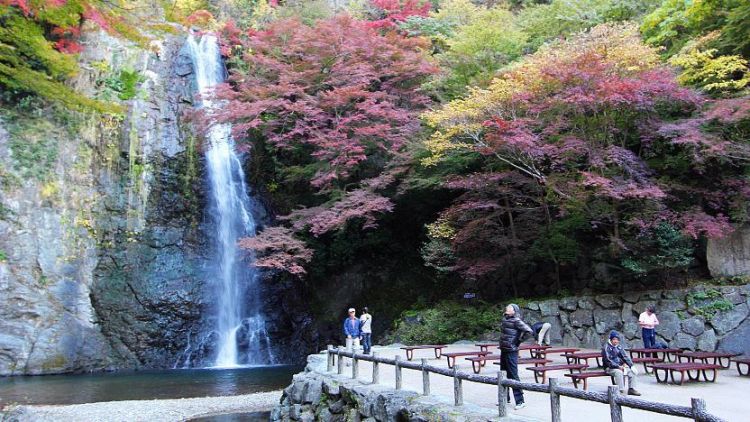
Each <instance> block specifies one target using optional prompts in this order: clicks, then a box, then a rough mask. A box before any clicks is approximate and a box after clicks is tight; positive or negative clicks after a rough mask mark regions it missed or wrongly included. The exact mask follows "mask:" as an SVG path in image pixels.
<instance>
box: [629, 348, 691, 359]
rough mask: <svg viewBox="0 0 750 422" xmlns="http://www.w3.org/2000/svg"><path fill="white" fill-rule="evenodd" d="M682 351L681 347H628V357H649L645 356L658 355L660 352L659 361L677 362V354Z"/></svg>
mask: <svg viewBox="0 0 750 422" xmlns="http://www.w3.org/2000/svg"><path fill="white" fill-rule="evenodd" d="M680 352H682V349H646V348H643V347H640V348H639V347H634V348H632V349H628V353H630V358H631V359H633V358H645V357H649V356H646V355H647V354H648V355H652V356H650V357H657V358H658V357H659V353H661V354H662V355H661V361H662V362H677V354H678V353H680Z"/></svg>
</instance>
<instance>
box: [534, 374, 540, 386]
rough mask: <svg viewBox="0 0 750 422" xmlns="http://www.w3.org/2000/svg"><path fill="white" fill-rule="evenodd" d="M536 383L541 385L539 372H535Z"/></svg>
mask: <svg viewBox="0 0 750 422" xmlns="http://www.w3.org/2000/svg"><path fill="white" fill-rule="evenodd" d="M534 382H535V383H537V384H539V372H537V371H534Z"/></svg>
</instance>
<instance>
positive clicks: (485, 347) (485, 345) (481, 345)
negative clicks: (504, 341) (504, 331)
mask: <svg viewBox="0 0 750 422" xmlns="http://www.w3.org/2000/svg"><path fill="white" fill-rule="evenodd" d="M474 346H476V347H478V348H479V350H480V351H482V352H488V351H489V350H488V349H489V348H490V347H497V348H498V349H499V348H500V347H498V345H497V342H493V343H476V344H475V345H474Z"/></svg>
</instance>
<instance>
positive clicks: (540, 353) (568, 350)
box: [532, 347, 581, 359]
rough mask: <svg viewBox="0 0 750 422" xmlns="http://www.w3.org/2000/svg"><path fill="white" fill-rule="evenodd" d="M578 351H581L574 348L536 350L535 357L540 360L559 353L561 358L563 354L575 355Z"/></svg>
mask: <svg viewBox="0 0 750 422" xmlns="http://www.w3.org/2000/svg"><path fill="white" fill-rule="evenodd" d="M579 350H581V349H577V348H575V347H558V348H555V349H553V348H549V349H542V350H538V351H537V352H536V357H537V358H540V359H544V358H546V357H547V355H548V354H550V353H559V354H560V355H561V356H562V354H564V353H575V352H577V351H579ZM532 357H534V356H532Z"/></svg>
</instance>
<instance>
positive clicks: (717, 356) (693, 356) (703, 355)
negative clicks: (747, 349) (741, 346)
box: [677, 352, 739, 369]
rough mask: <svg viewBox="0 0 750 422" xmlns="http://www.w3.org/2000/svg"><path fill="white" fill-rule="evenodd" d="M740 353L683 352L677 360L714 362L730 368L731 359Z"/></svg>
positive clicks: (678, 355)
mask: <svg viewBox="0 0 750 422" xmlns="http://www.w3.org/2000/svg"><path fill="white" fill-rule="evenodd" d="M737 355H739V353H729V352H682V353H678V354H677V360H678V361H679V362H682V359H685V361H686V362H695V361H700V362H701V363H712V364H714V365H719V366H721V367H722V368H724V369H728V368H729V367H730V366H731V365H732V362H731V359H732V358H733V357H735V356H737ZM712 359H713V362H709V360H712ZM722 359H726V362H724V361H723V360H722Z"/></svg>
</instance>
